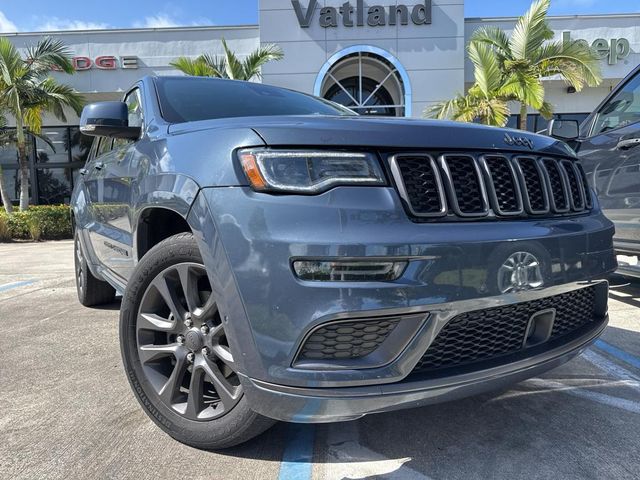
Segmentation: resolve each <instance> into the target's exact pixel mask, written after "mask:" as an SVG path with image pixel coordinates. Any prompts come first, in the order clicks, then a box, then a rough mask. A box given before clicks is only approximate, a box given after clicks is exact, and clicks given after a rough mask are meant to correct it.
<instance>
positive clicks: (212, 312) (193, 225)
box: [73, 77, 617, 448]
mask: <svg viewBox="0 0 640 480" xmlns="http://www.w3.org/2000/svg"><path fill="white" fill-rule="evenodd" d="M80 123H81V127H80V128H81V129H82V131H83V132H84V133H86V134H88V135H93V136H96V141H95V143H94V146H93V148H92V150H91V153H90V156H89V159H88V162H87V165H86V167H85V169H84V170H83V172H82V179H81V181H80V182H78V184H77V185H76V188H75V190H74V194H73V219H74V223H75V226H76V228H75V232H76V233H75V235H76V237H75V238H76V242H75V246H76V280H77V287H78V297H79V299H80V301H81V302H82V303H83V304H84V305H87V306H91V305H97V304H100V303H104V302H108V301H110V300H113V298H114V295H115V293H116V291H117V292H121V293H124V296H123V299H122V306H121V313H120V343H121V349H122V358H123V363H124V367H125V371H126V375H127V377H128V379H129V382H130V384H131V387H132V390H133V392H134V394H135V396H136V398H137V399H138V401H139V402H140V404H141V406H142V408H143V409H144V411H145V412H146V413H147V414H148V415H149V416H150V417H151V418H152V419H153V420H154V421H155V422H156V423H157V424H158V426H159V427H160V428H162V429H164V430H165V431H166V432H167V433H169V434H170V435H172V436H173V437H175V438H176V439H178V440H180V441H182V442H185V443H187V444H190V445H193V446H196V447H201V448H222V447H229V446H232V445H236V444H238V443H241V442H243V441H245V440H247V439H249V438H251V437H253V436H255V435H257V434H259V433H260V432H262V431H264V430H265V429H266V428H268V427H269V426H270V425H271V424H272V423H273V421H274V419H275V420H284V421H291V422H330V421H342V420H352V419H356V418H359V417H361V416H363V415H366V414H368V413H376V412H383V411H391V410H396V409H399V408H409V407H417V406H423V405H427V404H430V403H435V402H442V401H447V400H452V399H456V398H460V397H463V396H467V395H472V394H476V393H480V392H484V391H486V390H489V389H494V388H503V387H505V386H507V385H509V384H512V383H514V382H519V381H521V380H524V379H526V378H528V377H531V376H535V375H538V374H540V373H542V372H544V371H546V370H549V369H551V368H554V367H556V366H558V365H561V364H562V363H564V362H566V361H568V360H569V359H571V358H573V357H574V356H575V355H578V354H579V353H580V352H581V351H582V350H583V349H584V348H586V347H587V346H588V345H589V344H590V343H591V342H593V341H595V339H596V338H598V336H599V335H600V334H601V332H602V331H603V329H604V328H605V326H606V324H607V319H608V317H607V298H608V297H607V293H608V284H607V282H606V277H607V275H608V274H609V273H610V272H612V271H614V270H615V268H616V266H617V265H616V262H615V256H614V254H613V248H612V238H613V225H612V223H611V222H610V221H609V220H608V219H607V218H606V217H605V216H604V215H603V214H602V211H601V209H600V206H599V204H598V200H597V198H596V197H595V196H594V195H593V192H592V190H591V189H589V188H588V186H587V182H586V181H585V177H584V172H583V171H582V170H581V168H580V166H579V164H578V162H577V159H576V157H575V154H574V153H573V151H572V150H571V149H570V148H569V147H568V146H567V145H566V144H565V143H564V142H560V141H557V140H555V139H552V138H549V137H545V136H541V135H535V134H530V133H526V132H519V131H516V130H508V129H500V128H493V127H486V126H481V125H471V124H462V123H456V122H443V121H425V120H413V119H393V118H373V117H363V116H358V115H355V114H354V113H353V112H351V111H350V110H347V109H345V108H343V107H340V106H338V105H336V104H332V103H328V102H326V101H325V100H322V99H320V98H316V97H312V96H309V95H305V94H302V93H299V92H294V91H291V90H285V89H281V88H276V87H271V86H268V85H262V84H256V83H248V82H237V81H230V80H220V79H208V78H194V77H145V78H144V79H142V80H141V81H140V82H139V83H137V84H136V85H135V86H134V87H133V88H132V89H131V90H130V91H129V92H127V93H126V94H125V96H124V100H123V101H122V102H103V103H96V104H91V105H88V106H86V107H85V109H84V111H83V114H82V118H81V122H80ZM421 428H422V427H421ZM424 428H425V429H428V428H429V426H428V425H427V426H424Z"/></svg>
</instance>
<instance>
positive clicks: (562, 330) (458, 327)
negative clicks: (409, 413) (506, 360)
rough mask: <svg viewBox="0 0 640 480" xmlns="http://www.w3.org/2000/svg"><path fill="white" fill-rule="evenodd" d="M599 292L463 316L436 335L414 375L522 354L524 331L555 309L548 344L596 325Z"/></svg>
mask: <svg viewBox="0 0 640 480" xmlns="http://www.w3.org/2000/svg"><path fill="white" fill-rule="evenodd" d="M596 290H597V287H596V286H593V287H587V288H582V289H580V290H574V291H571V292H567V293H563V294H560V295H555V296H552V297H547V298H541V299H539V300H533V301H529V302H523V303H516V304H513V305H505V306H501V307H493V308H488V309H485V310H477V311H473V312H467V313H463V314H461V315H458V316H456V317H454V318H453V319H452V320H450V321H449V322H448V323H447V324H446V325H445V326H444V327H443V328H442V329H441V330H440V332H439V333H438V335H437V336H436V338H435V339H434V340H433V342H432V343H431V345H430V346H429V348H428V349H427V351H426V352H425V354H424V355H423V356H422V358H421V359H420V361H419V362H418V364H417V365H416V367H415V368H414V370H413V373H425V372H432V371H434V370H439V369H443V368H448V367H460V366H464V365H468V364H471V363H476V362H481V361H487V360H491V359H494V358H497V357H501V356H503V355H509V354H514V353H518V352H520V351H522V350H524V349H525V344H526V340H527V339H526V335H527V327H528V324H529V321H530V319H531V317H532V315H534V314H535V313H537V312H541V311H543V310H547V309H555V319H554V322H553V326H552V329H551V335H550V337H549V339H548V341H553V340H556V339H558V338H560V337H562V336H564V335H567V334H570V333H573V332H575V331H576V330H578V329H580V328H581V327H584V326H585V325H587V324H589V323H591V322H594V321H596V320H598V319H599V318H600V317H599V315H598V313H597V308H596V302H597V293H598V292H597V291H596Z"/></svg>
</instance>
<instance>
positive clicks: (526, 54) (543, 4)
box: [509, 0, 553, 59]
mask: <svg viewBox="0 0 640 480" xmlns="http://www.w3.org/2000/svg"><path fill="white" fill-rule="evenodd" d="M550 1H551V0H535V1H534V2H533V3H532V4H531V7H529V10H528V11H527V12H526V13H525V14H524V15H523V16H521V17H520V18H518V21H517V22H516V26H515V27H514V29H513V32H512V33H511V38H510V40H509V47H510V49H511V53H512V55H513V58H515V59H527V58H531V56H532V54H533V52H535V50H537V49H538V48H540V47H541V46H542V44H543V43H544V42H545V41H547V40H550V39H551V38H553V32H552V30H551V29H550V28H549V25H548V24H547V20H546V16H547V12H548V11H549V5H550Z"/></svg>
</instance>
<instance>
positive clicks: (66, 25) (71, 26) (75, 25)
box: [36, 17, 109, 32]
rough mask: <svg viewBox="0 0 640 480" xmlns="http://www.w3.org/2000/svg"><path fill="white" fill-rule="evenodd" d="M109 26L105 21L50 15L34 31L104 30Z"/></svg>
mask: <svg viewBox="0 0 640 480" xmlns="http://www.w3.org/2000/svg"><path fill="white" fill-rule="evenodd" d="M105 28H109V25H108V24H106V23H99V22H85V21H83V20H71V19H68V18H58V17H51V18H49V19H48V20H47V21H46V22H43V23H41V24H39V25H38V26H37V27H36V31H41V32H49V31H55V30H104V29H105Z"/></svg>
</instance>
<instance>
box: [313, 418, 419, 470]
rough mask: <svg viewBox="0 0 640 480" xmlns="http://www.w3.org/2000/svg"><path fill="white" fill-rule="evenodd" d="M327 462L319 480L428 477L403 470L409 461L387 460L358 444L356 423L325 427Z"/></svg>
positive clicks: (407, 458)
mask: <svg viewBox="0 0 640 480" xmlns="http://www.w3.org/2000/svg"><path fill="white" fill-rule="evenodd" d="M328 430H329V433H328V438H327V443H328V446H329V447H328V452H327V457H328V458H327V460H326V462H325V463H324V464H323V465H322V467H323V471H322V472H321V474H320V477H319V478H320V479H327V480H329V479H330V480H334V479H337V478H349V479H362V478H370V477H374V478H377V477H378V476H381V475H384V478H385V480H429V477H427V476H425V475H423V474H422V473H420V472H417V471H415V470H413V469H411V468H410V467H408V466H407V463H408V462H410V461H411V460H412V458H411V457H402V458H387V457H385V456H384V455H380V454H379V453H377V452H374V451H373V450H370V449H368V448H366V447H364V446H362V445H360V442H359V432H358V424H357V423H356V422H344V423H334V424H330V425H329V426H328Z"/></svg>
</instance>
